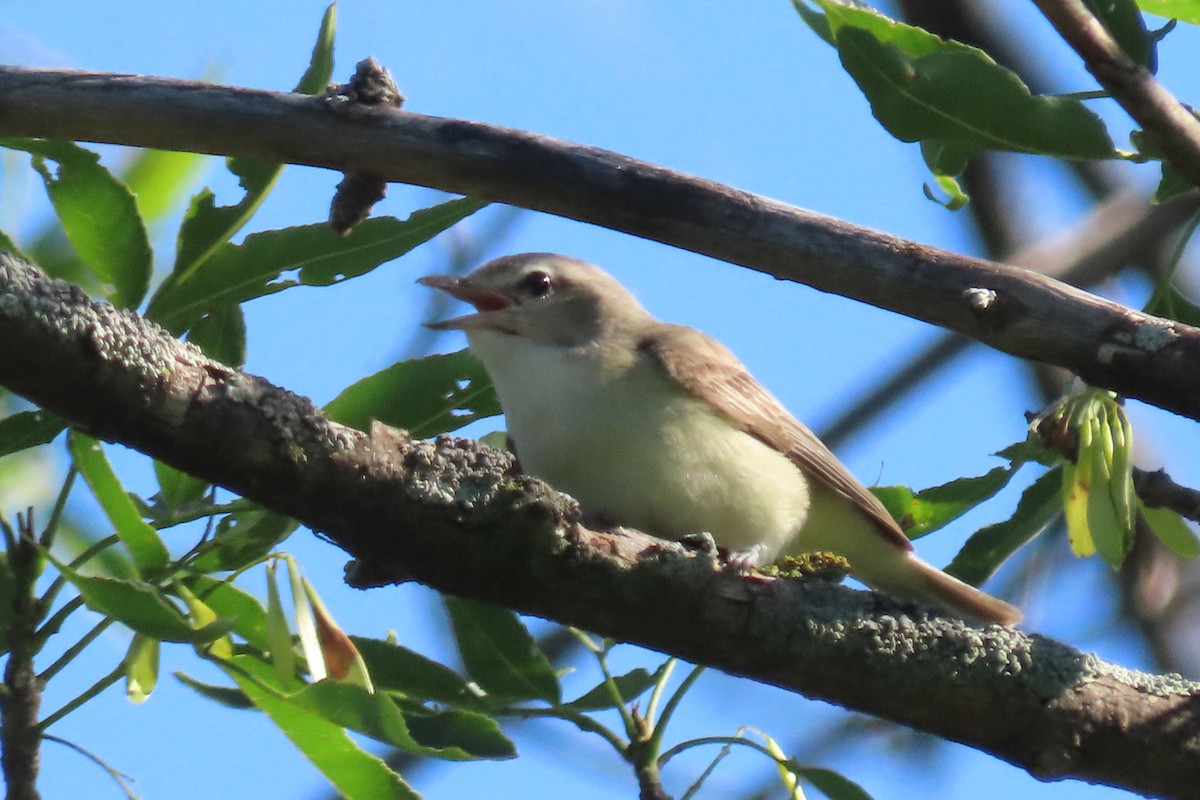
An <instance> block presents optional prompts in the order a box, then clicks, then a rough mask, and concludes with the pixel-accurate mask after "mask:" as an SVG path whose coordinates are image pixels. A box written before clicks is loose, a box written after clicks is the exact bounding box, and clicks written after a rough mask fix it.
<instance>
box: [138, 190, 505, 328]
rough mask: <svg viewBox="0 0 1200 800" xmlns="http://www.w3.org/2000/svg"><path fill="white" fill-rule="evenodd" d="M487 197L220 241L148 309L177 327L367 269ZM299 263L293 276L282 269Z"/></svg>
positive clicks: (451, 221) (166, 324) (421, 240)
mask: <svg viewBox="0 0 1200 800" xmlns="http://www.w3.org/2000/svg"><path fill="white" fill-rule="evenodd" d="M484 205H486V203H484V202H483V201H480V200H475V199H473V198H460V199H458V200H451V201H449V202H446V203H442V204H441V205H438V206H434V207H433V208H427V209H423V210H421V211H417V212H414V213H413V214H412V216H410V217H409V218H408V219H407V220H398V219H396V218H395V217H377V218H375V219H369V220H367V221H365V222H363V223H362V224H360V225H358V226H356V227H355V228H354V230H352V231H351V232H350V234H349V235H347V236H341V235H339V234H338V233H337V232H336V231H334V230H333V229H332V228H330V227H329V225H328V224H326V223H324V222H321V223H317V224H313V225H302V226H298V227H293V228H284V229H282V230H274V231H264V232H262V233H255V234H251V235H250V236H247V237H246V239H245V241H244V242H242V243H241V244H237V245H235V244H228V243H225V244H220V245H218V246H216V247H215V249H213V250H212V252H211V254H210V255H209V256H208V257H207V258H206V259H205V260H204V261H203V262H202V263H200V264H198V266H197V267H196V269H195V270H194V271H192V272H191V273H190V274H189V275H187V276H186V277H177V278H176V279H175V280H174V281H173V282H171V283H170V285H167V284H166V283H164V288H162V289H160V290H159V292H158V293H157V294H156V295H155V297H154V299H153V300H152V301H151V303H150V308H149V309H148V311H147V316H149V317H150V318H151V319H153V320H155V321H156V322H158V323H159V324H161V325H162V326H163V327H165V328H167V329H169V330H171V331H173V332H175V333H179V332H182V331H184V330H187V329H188V328H190V327H191V326H192V325H194V324H195V323H196V322H198V321H199V319H200V317H201V316H202V315H203V314H204V313H206V312H208V311H211V310H212V309H215V308H218V307H221V306H224V305H229V304H235V303H242V302H245V301H247V300H251V299H253V298H256V297H263V296H265V295H269V294H274V293H275V292H280V291H283V290H284V289H288V288H291V287H293V286H301V285H308V286H325V285H328V284H331V283H337V282H339V281H342V280H349V279H350V278H355V277H358V276H360V275H365V274H366V273H368V272H370V271H371V270H373V269H375V268H376V267H378V266H380V265H381V264H384V263H387V262H388V261H391V260H393V259H395V258H398V257H399V256H401V255H404V254H405V253H407V252H408V251H409V250H412V249H413V248H414V247H416V246H417V245H419V244H422V243H424V242H426V241H428V240H429V239H432V238H433V237H434V236H436V235H437V234H439V233H441V232H442V231H444V230H446V229H447V228H449V227H450V226H451V225H453V224H454V223H456V222H458V221H459V220H461V219H463V218H464V217H466V216H468V215H470V214H472V213H474V212H475V211H478V210H479V209H480V208H482V207H483V206H484ZM295 270H299V275H298V279H297V278H283V277H282V275H283V273H284V272H291V271H295Z"/></svg>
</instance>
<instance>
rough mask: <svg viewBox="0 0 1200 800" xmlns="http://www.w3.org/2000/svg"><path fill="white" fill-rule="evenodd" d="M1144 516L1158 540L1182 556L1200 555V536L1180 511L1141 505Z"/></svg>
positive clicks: (1193, 556)
mask: <svg viewBox="0 0 1200 800" xmlns="http://www.w3.org/2000/svg"><path fill="white" fill-rule="evenodd" d="M1141 512H1142V516H1143V517H1145V519H1146V522H1147V523H1149V525H1150V529H1151V530H1153V531H1154V535H1155V536H1157V537H1158V540H1159V541H1160V542H1162V543H1163V544H1164V545H1166V546H1167V548H1168V549H1170V550H1171V552H1173V553H1175V555H1177V556H1179V557H1180V558H1189V559H1190V558H1195V557H1196V556H1198V555H1200V538H1197V536H1196V532H1195V531H1193V530H1192V529H1191V527H1189V526H1188V524H1187V523H1186V522H1184V520H1183V517H1182V516H1180V515H1179V512H1177V511H1172V510H1171V509H1169V508H1150V507H1149V506H1146V505H1143V506H1142V507H1141Z"/></svg>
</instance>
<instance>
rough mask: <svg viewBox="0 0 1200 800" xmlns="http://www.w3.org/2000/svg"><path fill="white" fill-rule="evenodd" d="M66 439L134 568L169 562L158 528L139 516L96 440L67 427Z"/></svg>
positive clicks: (148, 568)
mask: <svg viewBox="0 0 1200 800" xmlns="http://www.w3.org/2000/svg"><path fill="white" fill-rule="evenodd" d="M67 442H68V446H69V448H70V451H71V457H72V458H74V459H75V465H76V466H77V467H79V474H80V475H82V476H83V479H84V481H85V482H86V483H87V485H88V488H89V489H91V490H92V494H94V495H95V496H96V499H97V500H98V501H99V502H100V507H101V508H103V509H104V513H105V515H106V516H107V517H108V519H109V522H111V523H112V524H113V527H114V528H115V529H116V533H117V536H119V537H120V538H121V541H122V542H124V543H125V546H126V547H128V548H129V552H130V554H131V555H132V556H133V560H134V562H135V563H136V564H137V566H138V569H139V570H142V571H150V572H153V571H156V570H159V569H162V568H163V567H165V566H166V565H167V564H169V563H170V561H171V553H170V552H169V551H168V550H167V546H166V545H165V544H163V541H162V539H160V538H159V536H158V532H157V531H155V530H154V528H153V527H151V526H150V524H149V523H148V522H146V521H145V520H144V519H142V515H141V513H140V512H139V511H138V508H137V506H136V505H135V504H134V502H133V500H131V499H130V498H129V495H128V494H127V493H126V492H125V488H124V487H123V486H122V485H121V481H120V480H119V479H118V478H117V474H116V473H115V472H113V468H112V466H111V465H110V464H109V463H108V459H107V458H106V457H105V455H104V449H103V447H102V446H101V444H100V442H98V441H96V440H95V439H93V438H91V437H90V436H85V435H84V434H81V433H79V432H77V431H71V433H70V434H69V435H68V437H67Z"/></svg>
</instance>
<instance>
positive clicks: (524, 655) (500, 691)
mask: <svg viewBox="0 0 1200 800" xmlns="http://www.w3.org/2000/svg"><path fill="white" fill-rule="evenodd" d="M443 602H444V603H445V605H446V610H447V611H449V612H450V622H451V624H452V625H453V626H454V638H455V640H456V641H457V642H458V651H459V654H460V655H461V656H462V660H463V666H465V667H466V669H467V674H469V675H470V676H471V677H472V678H473V679H474V680H475V682H476V683H477V684H479V686H480V687H481V688H482V689H483V690H484V691H485V692H487V693H488V694H490V695H492V696H493V697H495V698H497V699H500V700H502V701H509V702H512V701H521V700H534V699H537V700H545V701H546V702H547V703H551V704H555V705H557V704H558V703H559V702H560V701H561V696H562V695H561V691H562V690H561V688H560V687H559V684H558V676H557V675H555V674H554V668H553V667H552V666H551V665H550V662H549V661H548V660H547V659H546V656H545V655H544V654H543V653H542V651H541V650H539V649H538V646H537V642H536V641H534V638H533V637H532V636H530V635H529V631H528V630H526V628H525V626H524V625H523V624H522V623H521V620H520V619H518V618H517V615H516V614H514V613H513V612H511V611H509V610H508V609H506V608H499V607H497V606H491V605H485V604H483V603H477V602H475V601H473V600H466V599H463V598H461V597H445V598H443Z"/></svg>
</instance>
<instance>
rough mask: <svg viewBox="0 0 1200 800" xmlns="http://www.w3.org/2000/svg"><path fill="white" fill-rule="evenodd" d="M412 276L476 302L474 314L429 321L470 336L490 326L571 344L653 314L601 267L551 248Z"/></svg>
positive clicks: (433, 325)
mask: <svg viewBox="0 0 1200 800" xmlns="http://www.w3.org/2000/svg"><path fill="white" fill-rule="evenodd" d="M417 282H418V283H420V284H421V285H422V286H429V287H431V288H434V289H441V290H442V291H444V292H446V293H447V294H450V295H451V296H453V297H455V298H457V299H459V300H462V301H464V302H467V303H470V304H471V305H473V306H474V307H475V313H473V314H466V315H464V316H461V317H454V318H452V319H447V320H442V321H440V322H431V323H427V324H428V326H429V327H430V328H433V329H434V330H461V331H464V332H465V333H467V334H468V336H470V335H471V334H473V333H475V332H480V331H492V332H496V333H499V334H505V335H508V336H518V337H521V338H524V339H527V340H529V341H531V342H536V343H538V344H546V345H557V346H561V347H575V346H578V345H583V344H587V343H589V342H592V341H595V340H598V339H600V338H602V337H603V338H609V337H612V336H614V335H618V336H619V335H620V334H621V333H623V332H625V331H626V330H633V329H635V328H637V327H638V326H639V325H644V324H645V322H646V321H647V320H649V319H650V317H649V314H647V312H646V311H645V309H643V308H642V306H641V304H640V303H638V301H637V298H635V297H634V296H633V295H632V294H631V293H630V292H629V291H628V290H627V289H625V287H623V286H621V284H619V283H618V282H617V281H616V280H615V279H614V278H613V277H612V276H610V275H609V274H608V273H606V272H605V271H604V270H602V269H600V268H599V267H597V266H594V265H592V264H589V263H587V262H586V261H580V260H578V259H575V258H568V257H567V256H560V255H555V254H553V253H523V254H521V255H514V256H505V257H503V258H498V259H496V260H495V261H489V262H488V263H486V264H484V265H483V266H481V267H479V268H477V269H475V270H474V271H473V272H471V273H470V274H469V275H467V276H465V277H462V278H456V277H453V276H449V275H430V276H427V277H424V278H421V279H420V280H418V281H417Z"/></svg>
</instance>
